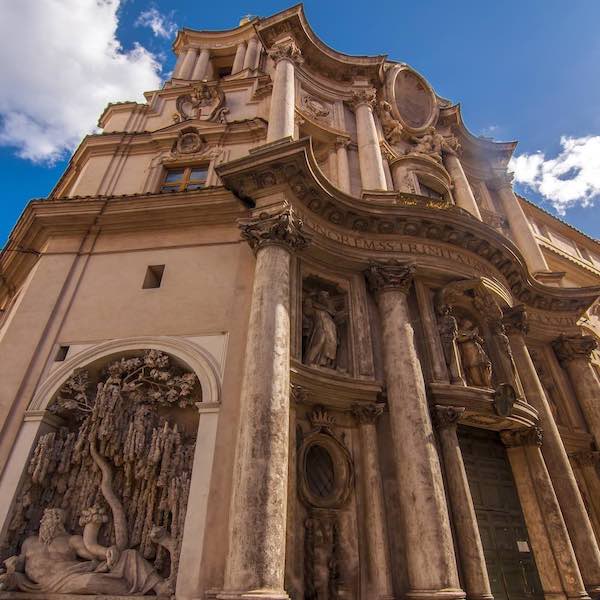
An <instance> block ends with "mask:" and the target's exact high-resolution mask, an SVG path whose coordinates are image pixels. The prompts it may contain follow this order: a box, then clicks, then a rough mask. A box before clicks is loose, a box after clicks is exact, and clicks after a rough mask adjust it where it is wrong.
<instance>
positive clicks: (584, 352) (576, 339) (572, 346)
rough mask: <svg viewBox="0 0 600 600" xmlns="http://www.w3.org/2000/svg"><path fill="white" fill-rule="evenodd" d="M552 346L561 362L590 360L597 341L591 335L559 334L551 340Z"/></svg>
mask: <svg viewBox="0 0 600 600" xmlns="http://www.w3.org/2000/svg"><path fill="white" fill-rule="evenodd" d="M552 348H554V352H556V356H557V357H558V360H559V361H560V362H561V363H568V362H570V361H572V360H578V359H579V360H586V361H587V360H590V358H591V357H592V352H594V350H597V349H598V342H597V341H596V339H595V338H594V337H592V336H591V335H581V336H566V335H561V336H560V337H558V338H557V339H556V340H554V341H553V342H552Z"/></svg>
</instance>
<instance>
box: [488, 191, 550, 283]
mask: <svg viewBox="0 0 600 600" xmlns="http://www.w3.org/2000/svg"><path fill="white" fill-rule="evenodd" d="M497 191H498V195H499V196H500V201H501V202H502V207H503V209H504V213H505V215H506V218H507V219H508V224H509V227H510V231H511V233H512V234H513V237H514V241H515V243H516V244H517V246H518V247H519V249H520V250H521V252H522V253H523V256H524V257H525V260H526V261H527V266H528V267H529V269H530V270H531V272H532V273H536V272H538V271H548V263H547V262H546V259H545V258H544V255H543V254H542V251H541V249H540V247H539V246H538V243H537V241H536V239H535V236H534V235H533V230H532V229H531V225H530V224H529V221H528V220H527V217H526V216H525V212H524V211H523V208H522V207H521V204H520V203H519V200H518V198H517V197H516V196H515V193H514V192H513V189H512V185H511V183H510V181H508V180H502V181H500V182H499V183H498V185H497Z"/></svg>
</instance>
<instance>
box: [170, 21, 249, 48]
mask: <svg viewBox="0 0 600 600" xmlns="http://www.w3.org/2000/svg"><path fill="white" fill-rule="evenodd" d="M257 20H258V19H256V18H254V19H251V20H249V21H248V22H246V23H244V24H243V25H240V26H239V27H234V28H232V29H223V30H221V31H203V30H198V29H190V28H188V27H184V28H183V29H180V30H179V31H178V32H177V37H176V38H175V41H174V42H173V52H175V53H176V54H179V53H180V52H181V51H182V50H183V49H184V48H186V47H187V46H193V47H194V48H202V47H205V46H206V47H210V48H217V49H218V48H230V47H231V46H235V45H237V44H239V43H240V42H243V41H245V40H247V39H248V38H250V37H251V36H252V35H253V34H254V24H255V23H256V22H257Z"/></svg>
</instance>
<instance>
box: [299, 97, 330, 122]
mask: <svg viewBox="0 0 600 600" xmlns="http://www.w3.org/2000/svg"><path fill="white" fill-rule="evenodd" d="M302 110H303V111H304V112H305V113H306V114H307V115H308V116H309V117H311V118H313V119H317V120H319V119H325V118H326V117H328V116H329V114H330V113H331V111H330V109H329V108H328V107H327V106H326V105H325V104H324V103H323V102H321V100H318V99H317V98H314V97H313V96H310V95H308V94H307V95H306V96H303V97H302Z"/></svg>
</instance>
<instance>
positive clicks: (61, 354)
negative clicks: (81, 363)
mask: <svg viewBox="0 0 600 600" xmlns="http://www.w3.org/2000/svg"><path fill="white" fill-rule="evenodd" d="M67 354H69V346H59V347H58V350H57V351H56V356H55V357H54V360H55V361H56V362H63V361H64V360H66V358H67Z"/></svg>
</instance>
